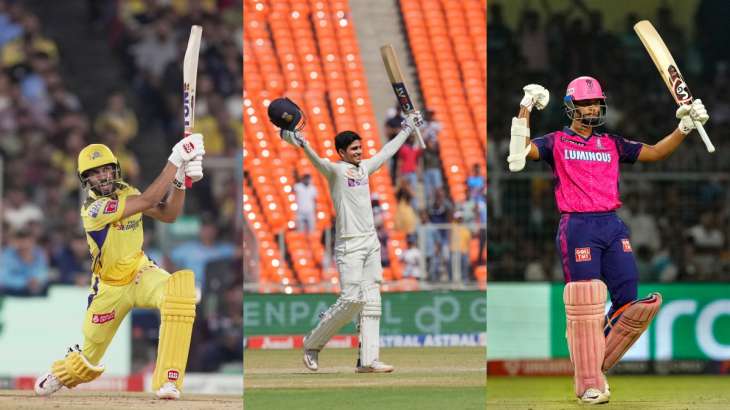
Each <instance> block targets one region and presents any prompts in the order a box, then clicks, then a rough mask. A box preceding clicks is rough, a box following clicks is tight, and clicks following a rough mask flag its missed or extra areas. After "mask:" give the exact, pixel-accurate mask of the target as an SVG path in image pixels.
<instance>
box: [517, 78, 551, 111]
mask: <svg viewBox="0 0 730 410" xmlns="http://www.w3.org/2000/svg"><path fill="white" fill-rule="evenodd" d="M522 89H523V90H524V91H525V96H524V97H522V101H520V105H521V106H523V107H525V108H527V111H532V107H535V108H537V109H538V110H542V109H543V108H545V107H547V105H548V103H549V102H550V91H548V90H547V89H546V88H545V87H543V86H541V85H538V84H528V85H526V86H524V87H523V88H522Z"/></svg>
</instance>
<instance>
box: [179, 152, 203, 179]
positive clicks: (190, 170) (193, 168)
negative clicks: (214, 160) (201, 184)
mask: <svg viewBox="0 0 730 410" xmlns="http://www.w3.org/2000/svg"><path fill="white" fill-rule="evenodd" d="M183 168H185V176H188V177H190V179H191V180H192V181H193V182H198V181H200V180H201V179H203V156H202V155H198V156H197V157H195V158H193V160H192V161H190V162H188V163H187V164H185V166H184V167H183Z"/></svg>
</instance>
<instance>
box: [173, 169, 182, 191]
mask: <svg viewBox="0 0 730 410" xmlns="http://www.w3.org/2000/svg"><path fill="white" fill-rule="evenodd" d="M172 185H174V186H175V188H176V189H179V190H181V191H184V190H185V166H182V167H179V168H178V169H177V172H176V173H175V179H173V180H172Z"/></svg>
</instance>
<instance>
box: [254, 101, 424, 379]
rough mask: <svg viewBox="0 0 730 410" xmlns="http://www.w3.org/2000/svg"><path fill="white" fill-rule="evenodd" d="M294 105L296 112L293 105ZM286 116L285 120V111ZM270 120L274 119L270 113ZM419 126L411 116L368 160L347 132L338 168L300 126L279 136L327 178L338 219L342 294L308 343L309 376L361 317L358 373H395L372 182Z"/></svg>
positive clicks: (338, 144)
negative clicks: (386, 330) (384, 318)
mask: <svg viewBox="0 0 730 410" xmlns="http://www.w3.org/2000/svg"><path fill="white" fill-rule="evenodd" d="M287 102H290V101H289V100H285V101H284V102H283V103H282V104H287ZM273 104H274V102H272V105H273ZM277 104H278V103H277ZM292 105H293V106H295V105H294V104H293V103H292ZM285 107H286V108H289V107H290V106H288V105H285ZM278 108H281V107H280V106H277V107H275V109H274V110H273V111H275V114H276V113H277V112H278V111H277V109H278ZM284 111H285V114H286V110H284ZM289 112H291V111H289ZM269 116H270V117H272V108H271V107H270V109H269ZM275 116H277V117H278V115H275ZM272 121H273V118H272ZM275 123H276V122H275ZM421 124H422V119H421V114H420V113H418V112H414V113H411V114H409V115H408V116H407V117H406V118H405V120H404V121H403V124H402V125H403V128H402V130H401V131H400V132H399V133H398V135H397V136H396V137H395V138H393V139H392V140H391V141H390V142H388V143H387V144H386V145H385V146H384V147H383V148H382V149H381V150H380V151H379V152H378V153H377V154H375V155H374V156H373V157H372V158H368V159H362V142H361V139H360V136H358V135H357V134H356V133H354V132H352V131H343V132H341V133H339V134H337V136H336V137H335V148H336V149H337V153H338V154H339V155H340V157H341V158H342V161H340V162H337V163H332V162H331V161H329V160H328V159H322V158H320V157H319V156H318V155H317V153H316V152H314V150H312V148H311V147H310V146H309V144H308V143H307V141H306V140H305V139H304V137H303V136H302V134H301V132H299V131H298V130H296V129H295V125H296V124H294V125H292V126H291V127H290V129H282V131H281V136H282V137H283V138H284V140H285V141H287V142H288V143H290V144H292V145H295V146H298V147H301V148H303V149H304V152H305V153H306V154H307V157H309V159H310V161H312V164H314V166H315V167H316V168H317V170H319V172H321V173H322V175H324V176H325V177H326V178H327V183H328V185H329V189H330V195H331V197H332V201H333V203H334V206H335V214H336V222H335V229H336V239H335V261H336V263H337V270H338V271H339V273H340V285H341V289H342V292H341V293H340V297H339V298H338V299H337V301H336V302H335V303H334V304H333V305H332V306H330V307H329V309H327V310H326V311H325V312H323V313H322V314H321V315H320V321H319V323H318V324H317V326H316V327H315V328H314V329H312V331H311V332H309V334H308V335H307V336H306V337H305V338H304V364H305V365H306V366H307V368H308V369H310V370H313V371H316V370H317V369H318V368H319V365H318V355H319V351H320V350H322V348H324V346H325V345H326V344H327V342H328V341H329V340H330V338H331V337H332V336H333V335H334V334H335V333H337V331H339V330H340V328H342V326H344V325H345V324H347V323H348V322H349V321H351V320H353V319H354V318H355V317H356V316H357V315H359V321H358V328H359V332H360V351H359V357H358V363H357V369H356V371H357V372H358V373H389V372H392V371H393V366H390V365H388V364H385V363H383V362H381V361H380V360H379V357H378V354H379V351H380V314H381V305H380V283H381V282H382V280H383V268H382V265H381V263H380V242H379V241H378V235H377V232H376V230H375V225H374V223H373V210H372V207H371V204H370V186H369V184H368V177H369V176H370V175H371V174H372V173H373V172H375V171H377V170H378V169H379V168H380V167H381V166H382V165H383V163H385V161H386V160H388V159H389V158H390V157H392V156H393V155H395V153H396V152H397V151H398V149H399V148H400V147H401V145H403V143H404V142H405V141H406V139H407V138H408V136H409V135H410V134H411V133H412V132H413V130H414V129H415V128H416V127H418V126H420V125H421Z"/></svg>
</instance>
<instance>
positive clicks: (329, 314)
mask: <svg viewBox="0 0 730 410" xmlns="http://www.w3.org/2000/svg"><path fill="white" fill-rule="evenodd" d="M364 304H365V302H363V301H360V300H353V299H344V298H341V297H340V298H338V299H337V301H336V302H335V303H334V304H333V305H332V306H330V307H329V309H327V310H326V311H325V312H324V313H322V317H321V318H320V320H319V323H317V326H316V327H315V328H314V329H312V331H311V332H309V334H308V335H307V337H305V338H304V348H305V349H308V350H322V348H323V347H324V345H326V344H327V342H328V341H329V340H330V338H331V337H332V336H334V334H335V333H337V332H338V331H339V330H340V329H341V328H342V326H344V325H345V324H347V322H349V321H351V320H352V319H353V318H354V317H355V315H357V314H358V313H360V311H361V310H362V307H363V305H364Z"/></svg>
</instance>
